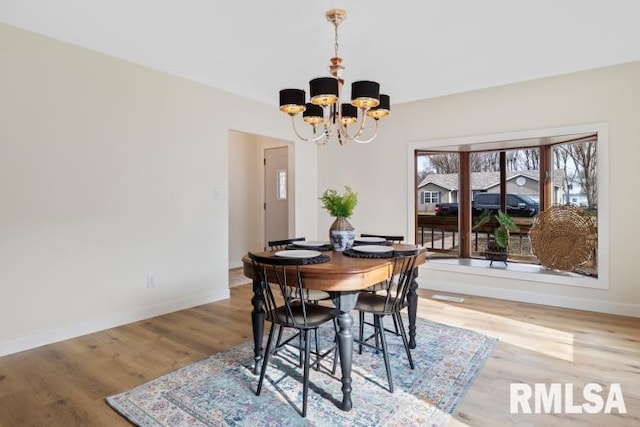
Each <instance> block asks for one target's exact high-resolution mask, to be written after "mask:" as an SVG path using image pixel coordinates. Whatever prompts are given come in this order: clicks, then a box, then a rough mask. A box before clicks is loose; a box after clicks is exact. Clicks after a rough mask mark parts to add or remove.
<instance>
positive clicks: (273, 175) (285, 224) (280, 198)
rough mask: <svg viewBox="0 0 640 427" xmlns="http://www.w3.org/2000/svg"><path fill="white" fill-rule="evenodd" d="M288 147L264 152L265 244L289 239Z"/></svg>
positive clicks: (269, 149)
mask: <svg viewBox="0 0 640 427" xmlns="http://www.w3.org/2000/svg"><path fill="white" fill-rule="evenodd" d="M289 199H290V198H289V147H287V146H284V147H278V148H267V149H265V150H264V200H265V201H264V224H265V247H266V246H267V242H269V241H272V240H282V239H286V238H288V237H289Z"/></svg>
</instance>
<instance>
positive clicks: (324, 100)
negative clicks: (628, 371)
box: [309, 77, 338, 106]
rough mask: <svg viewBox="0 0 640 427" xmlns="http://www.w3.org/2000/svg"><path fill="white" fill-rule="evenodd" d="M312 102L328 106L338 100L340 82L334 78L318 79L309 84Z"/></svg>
mask: <svg viewBox="0 0 640 427" xmlns="http://www.w3.org/2000/svg"><path fill="white" fill-rule="evenodd" d="M309 95H310V97H311V102H312V103H314V104H316V105H322V106H327V105H331V104H334V103H335V102H336V101H337V100H338V80H337V79H336V78H334V77H318V78H316V79H313V80H311V81H310V82H309Z"/></svg>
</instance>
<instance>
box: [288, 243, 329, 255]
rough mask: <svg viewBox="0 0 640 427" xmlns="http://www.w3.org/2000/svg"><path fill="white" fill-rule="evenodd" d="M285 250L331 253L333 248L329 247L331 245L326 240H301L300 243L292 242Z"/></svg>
mask: <svg viewBox="0 0 640 427" xmlns="http://www.w3.org/2000/svg"><path fill="white" fill-rule="evenodd" d="M287 249H293V250H295V249H312V250H315V251H321V252H326V251H332V250H333V246H331V243H330V242H329V241H328V240H318V241H313V240H302V241H300V242H292V243H291V244H290V245H289V246H287Z"/></svg>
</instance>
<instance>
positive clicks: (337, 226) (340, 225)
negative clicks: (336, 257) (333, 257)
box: [329, 217, 356, 252]
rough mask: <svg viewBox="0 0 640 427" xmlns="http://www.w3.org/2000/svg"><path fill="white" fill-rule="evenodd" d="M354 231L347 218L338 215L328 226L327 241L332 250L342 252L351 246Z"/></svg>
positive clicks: (354, 236) (354, 235) (354, 234)
mask: <svg viewBox="0 0 640 427" xmlns="http://www.w3.org/2000/svg"><path fill="white" fill-rule="evenodd" d="M355 238H356V232H355V229H354V228H353V225H351V223H350V222H349V220H348V219H347V218H344V217H338V218H336V220H335V221H334V222H333V224H331V227H329V241H330V242H331V245H332V246H333V250H335V251H338V252H342V251H344V250H346V249H350V248H351V247H352V246H353V241H354V240H355Z"/></svg>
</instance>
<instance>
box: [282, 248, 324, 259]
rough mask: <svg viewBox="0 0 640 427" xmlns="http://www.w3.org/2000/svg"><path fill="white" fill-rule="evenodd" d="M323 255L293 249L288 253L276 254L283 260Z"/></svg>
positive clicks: (316, 252)
mask: <svg viewBox="0 0 640 427" xmlns="http://www.w3.org/2000/svg"><path fill="white" fill-rule="evenodd" d="M320 255H322V254H321V253H320V252H318V251H308V250H304V249H291V250H287V251H279V252H276V256H279V257H282V258H313V257H316V256H320Z"/></svg>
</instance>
